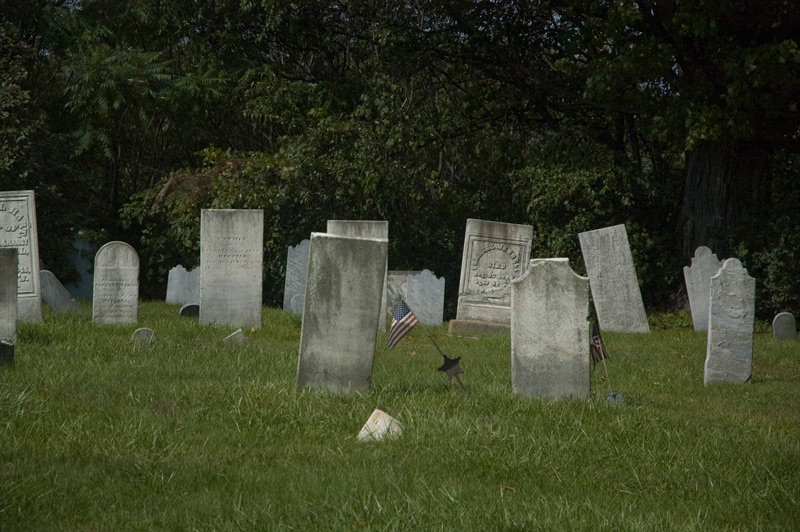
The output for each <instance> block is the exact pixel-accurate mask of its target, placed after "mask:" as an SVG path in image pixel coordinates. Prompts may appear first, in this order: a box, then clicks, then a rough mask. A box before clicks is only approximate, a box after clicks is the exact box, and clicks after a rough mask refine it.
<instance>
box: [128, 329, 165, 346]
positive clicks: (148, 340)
mask: <svg viewBox="0 0 800 532" xmlns="http://www.w3.org/2000/svg"><path fill="white" fill-rule="evenodd" d="M157 341H158V337H157V336H156V332H155V331H154V330H153V329H150V328H148V327H141V328H139V329H136V330H135V331H133V334H132V335H131V342H142V343H145V344H154V343H156V342H157Z"/></svg>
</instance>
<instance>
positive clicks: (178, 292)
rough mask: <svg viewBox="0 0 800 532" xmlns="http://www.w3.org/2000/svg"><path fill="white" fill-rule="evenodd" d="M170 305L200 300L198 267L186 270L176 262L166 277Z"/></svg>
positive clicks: (167, 298) (167, 299)
mask: <svg viewBox="0 0 800 532" xmlns="http://www.w3.org/2000/svg"><path fill="white" fill-rule="evenodd" d="M166 301H167V303H168V304H170V305H183V304H185V303H197V302H198V301H200V269H198V268H195V269H194V270H191V271H187V270H186V268H184V267H183V266H181V265H180V264H178V265H177V266H175V267H174V268H172V269H171V270H170V271H169V274H168V277H167V297H166Z"/></svg>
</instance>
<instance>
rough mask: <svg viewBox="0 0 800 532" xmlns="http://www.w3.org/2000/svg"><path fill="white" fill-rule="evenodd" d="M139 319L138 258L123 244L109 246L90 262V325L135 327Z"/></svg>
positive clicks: (117, 243)
mask: <svg viewBox="0 0 800 532" xmlns="http://www.w3.org/2000/svg"><path fill="white" fill-rule="evenodd" d="M138 319H139V255H137V254H136V250H134V249H133V248H132V247H131V246H130V245H128V244H126V243H125V242H116V241H115V242H109V243H108V244H106V245H104V246H102V247H101V248H100V249H98V250H97V255H95V258H94V293H93V296H92V321H93V322H94V323H99V324H106V325H112V324H127V323H136V322H137V320H138Z"/></svg>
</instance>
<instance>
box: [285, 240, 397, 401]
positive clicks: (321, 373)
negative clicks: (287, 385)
mask: <svg viewBox="0 0 800 532" xmlns="http://www.w3.org/2000/svg"><path fill="white" fill-rule="evenodd" d="M388 248H389V241H388V240H386V239H374V238H348V237H342V236H336V235H332V234H328V233H312V234H311V249H310V253H309V256H308V280H307V282H306V305H305V310H304V311H303V325H302V328H301V330H300V350H299V358H298V364H297V385H298V387H310V388H326V389H328V390H331V391H334V392H363V391H367V390H369V387H370V382H371V380H372V362H373V357H374V354H375V340H376V337H377V330H378V318H379V315H380V314H381V312H380V311H381V309H382V308H383V305H382V303H381V299H382V294H384V293H385V290H384V280H385V279H386V270H385V265H386V257H387V255H388Z"/></svg>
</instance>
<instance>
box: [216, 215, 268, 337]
mask: <svg viewBox="0 0 800 532" xmlns="http://www.w3.org/2000/svg"><path fill="white" fill-rule="evenodd" d="M263 259H264V211H262V210H243V209H203V210H202V211H201V214H200V268H201V271H202V273H201V275H200V323H201V324H203V325H209V324H212V325H219V326H222V325H229V326H233V327H246V328H252V327H255V328H256V329H260V328H261V297H262V286H263V281H262V279H263V268H262V262H263Z"/></svg>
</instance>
